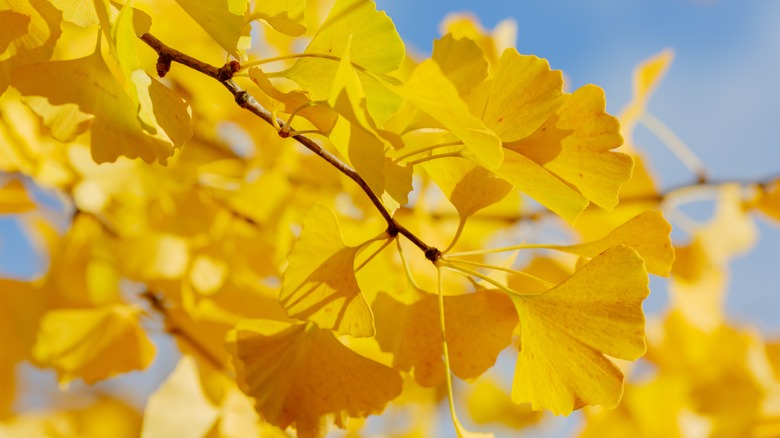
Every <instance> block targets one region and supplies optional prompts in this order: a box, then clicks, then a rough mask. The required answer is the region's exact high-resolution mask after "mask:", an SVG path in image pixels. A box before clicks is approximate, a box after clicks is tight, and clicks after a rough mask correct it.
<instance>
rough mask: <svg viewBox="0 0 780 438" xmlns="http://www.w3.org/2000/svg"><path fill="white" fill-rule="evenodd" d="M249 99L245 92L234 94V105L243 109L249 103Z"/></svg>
mask: <svg viewBox="0 0 780 438" xmlns="http://www.w3.org/2000/svg"><path fill="white" fill-rule="evenodd" d="M250 97H251V96H250V95H249V93H247V92H246V91H245V90H241V91H239V92H237V93H236V103H237V104H238V106H240V107H242V108H243V107H244V106H245V105H246V104H247V103H248V102H249V98H250Z"/></svg>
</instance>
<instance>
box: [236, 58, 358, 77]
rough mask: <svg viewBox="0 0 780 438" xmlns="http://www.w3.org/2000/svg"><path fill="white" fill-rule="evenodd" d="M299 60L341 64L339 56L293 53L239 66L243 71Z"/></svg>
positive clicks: (354, 65) (267, 74) (356, 65)
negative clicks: (316, 60) (317, 59)
mask: <svg viewBox="0 0 780 438" xmlns="http://www.w3.org/2000/svg"><path fill="white" fill-rule="evenodd" d="M300 58H319V59H327V60H329V61H336V62H341V60H342V58H341V57H340V56H336V55H328V54H325V53H295V54H292V55H283V56H274V57H272V58H265V59H258V60H257V61H252V62H250V63H247V64H244V65H243V66H241V70H245V69H248V68H250V67H257V66H258V65H263V64H270V63H272V62H279V61H286V60H288V59H300ZM350 64H352V67H354V68H355V69H357V70H360V71H362V72H363V73H369V71H368V70H366V69H365V67H363V66H361V65H360V64H355V63H354V62H350ZM273 74H274V73H266V76H268V77H273V76H269V75H273ZM372 76H373V75H372Z"/></svg>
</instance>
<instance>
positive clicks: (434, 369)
mask: <svg viewBox="0 0 780 438" xmlns="http://www.w3.org/2000/svg"><path fill="white" fill-rule="evenodd" d="M374 309H375V310H376V315H377V316H376V318H377V341H378V342H379V345H380V347H381V348H382V350H383V351H387V352H390V353H392V354H393V367H394V368H396V369H398V370H401V371H410V370H413V373H414V379H415V381H416V382H417V383H419V384H420V385H423V386H435V385H437V384H439V383H441V382H442V381H443V380H444V378H445V373H444V363H443V362H442V354H443V347H442V336H441V325H440V323H439V302H438V297H437V296H436V295H431V294H426V295H425V296H424V297H422V298H421V299H419V300H418V301H416V302H414V303H412V304H404V303H403V302H400V301H397V300H395V299H394V298H393V297H391V296H390V295H388V294H385V293H380V294H379V296H378V297H377V299H376V300H375V302H374ZM444 318H445V321H446V326H447V346H448V348H449V355H450V365H451V366H452V371H453V372H454V373H455V375H456V376H458V377H460V378H461V379H465V380H471V379H475V378H477V377H479V376H480V375H481V374H482V373H484V372H485V371H486V370H487V369H489V368H490V367H492V366H493V364H494V363H495V361H496V357H497V356H498V353H499V352H501V350H503V349H504V348H506V347H507V346H508V345H509V343H510V342H511V340H512V332H513V331H514V329H515V326H516V325H517V314H516V312H515V310H514V309H513V307H512V303H511V301H510V300H509V298H508V297H507V296H506V295H505V294H503V293H499V292H493V291H484V292H476V293H470V294H465V295H454V296H445V297H444Z"/></svg>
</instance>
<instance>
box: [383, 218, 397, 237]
mask: <svg viewBox="0 0 780 438" xmlns="http://www.w3.org/2000/svg"><path fill="white" fill-rule="evenodd" d="M385 232H386V233H387V235H388V236H390V237H392V238H395V237H396V236H397V235H398V227H396V226H395V222H392V223H390V224H388V225H387V230H385Z"/></svg>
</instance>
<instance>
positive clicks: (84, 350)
mask: <svg viewBox="0 0 780 438" xmlns="http://www.w3.org/2000/svg"><path fill="white" fill-rule="evenodd" d="M139 314H140V309H138V308H136V307H132V306H128V305H111V306H104V307H99V308H94V309H64V310H52V311H50V312H48V313H47V314H46V315H44V317H43V320H42V321H41V328H40V330H39V332H38V339H37V341H36V343H35V346H34V347H33V357H34V358H35V361H36V362H37V363H38V364H40V365H43V366H48V367H52V368H54V369H55V370H56V371H57V376H58V379H59V381H60V383H61V384H67V383H68V382H70V381H71V380H74V379H77V378H81V379H83V380H84V381H85V382H87V383H90V384H91V383H95V382H97V381H99V380H103V379H107V378H109V377H112V376H115V375H117V374H121V373H125V372H128V371H132V370H142V369H145V368H146V367H148V366H149V365H150V364H151V363H152V359H153V358H154V345H152V343H151V342H150V341H149V339H148V338H147V337H146V333H145V332H144V331H143V329H142V328H141V325H140V322H139V321H138V317H139Z"/></svg>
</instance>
